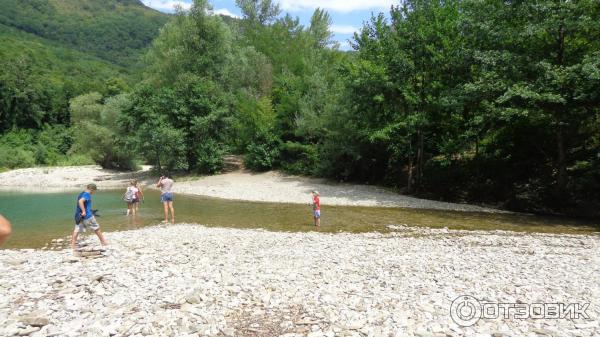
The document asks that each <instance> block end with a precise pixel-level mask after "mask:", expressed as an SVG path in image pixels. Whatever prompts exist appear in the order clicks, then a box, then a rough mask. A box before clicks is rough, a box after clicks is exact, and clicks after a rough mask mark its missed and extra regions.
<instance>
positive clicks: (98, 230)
mask: <svg viewBox="0 0 600 337" xmlns="http://www.w3.org/2000/svg"><path fill="white" fill-rule="evenodd" d="M94 233H96V235H97V236H98V239H100V244H102V245H103V246H107V245H108V243H107V242H106V240H105V239H104V235H102V232H101V231H100V229H96V230H95V231H94Z"/></svg>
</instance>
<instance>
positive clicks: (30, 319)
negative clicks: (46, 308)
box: [20, 316, 50, 327]
mask: <svg viewBox="0 0 600 337" xmlns="http://www.w3.org/2000/svg"><path fill="white" fill-rule="evenodd" d="M20 321H21V322H22V323H24V324H27V325H31V326H33V327H42V326H44V325H48V324H49V323H50V321H49V320H48V319H47V318H46V317H42V316H25V317H21V318H20Z"/></svg>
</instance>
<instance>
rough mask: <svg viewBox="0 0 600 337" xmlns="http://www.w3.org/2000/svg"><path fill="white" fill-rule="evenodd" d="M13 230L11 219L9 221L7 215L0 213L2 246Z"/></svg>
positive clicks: (0, 240) (0, 241) (0, 244)
mask: <svg viewBox="0 0 600 337" xmlns="http://www.w3.org/2000/svg"><path fill="white" fill-rule="evenodd" d="M11 232H12V226H11V224H10V221H8V220H7V219H6V218H5V217H3V216H2V215H0V246H2V244H3V243H4V241H6V239H8V237H9V236H10V233H11Z"/></svg>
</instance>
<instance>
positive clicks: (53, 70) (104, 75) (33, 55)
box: [0, 0, 168, 169]
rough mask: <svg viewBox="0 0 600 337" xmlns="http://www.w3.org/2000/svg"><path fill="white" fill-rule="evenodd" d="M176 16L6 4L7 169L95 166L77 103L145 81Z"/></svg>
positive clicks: (2, 108) (1, 57)
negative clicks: (78, 124)
mask: <svg viewBox="0 0 600 337" xmlns="http://www.w3.org/2000/svg"><path fill="white" fill-rule="evenodd" d="M167 20H168V16H167V15H165V14H162V13H159V12H156V11H154V10H152V9H149V8H146V7H144V6H143V5H142V4H141V3H140V2H139V1H81V0H51V1H38V0H26V1H16V0H15V1H13V0H1V1H0V69H1V72H0V133H1V134H2V137H0V169H2V168H4V169H6V168H13V167H22V166H32V165H40V164H41V165H48V164H52V165H57V164H81V163H92V162H93V161H92V160H91V159H90V158H89V156H88V155H82V154H79V153H77V151H76V150H75V149H74V148H73V146H72V145H73V142H74V139H75V138H76V136H77V134H75V133H74V130H73V129H72V128H71V127H70V126H71V114H70V111H69V101H70V100H71V99H73V98H74V97H76V96H79V95H81V94H84V93H88V92H101V93H103V94H104V95H113V94H116V93H120V92H122V91H125V90H127V88H128V87H129V86H130V85H131V84H133V83H134V82H136V81H137V80H139V79H141V69H142V62H141V58H142V56H143V54H144V53H145V52H146V50H147V47H148V46H149V45H150V43H151V42H152V40H153V39H154V38H155V37H156V36H158V33H159V30H160V28H161V27H162V26H163V24H164V23H165V22H166V21H167Z"/></svg>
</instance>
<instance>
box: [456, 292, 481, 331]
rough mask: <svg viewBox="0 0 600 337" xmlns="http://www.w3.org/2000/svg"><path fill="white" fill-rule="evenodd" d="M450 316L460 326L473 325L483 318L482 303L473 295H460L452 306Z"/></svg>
mask: <svg viewBox="0 0 600 337" xmlns="http://www.w3.org/2000/svg"><path fill="white" fill-rule="evenodd" d="M450 317H452V320H453V321H454V323H456V324H458V325H460V326H472V325H473V324H475V323H477V321H479V319H480V318H481V303H479V301H478V300H477V299H476V298H475V297H473V296H467V295H465V296H459V297H457V298H456V299H455V300H454V301H453V302H452V305H451V306H450Z"/></svg>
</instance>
